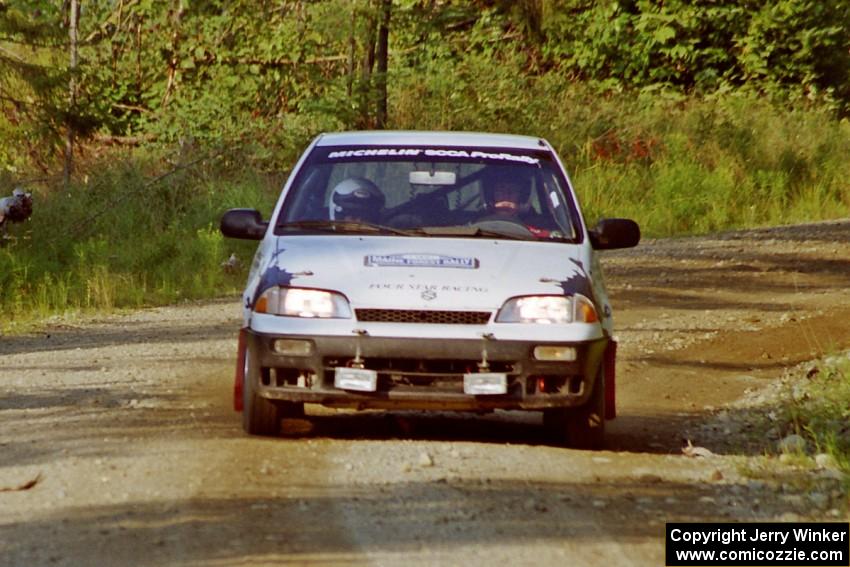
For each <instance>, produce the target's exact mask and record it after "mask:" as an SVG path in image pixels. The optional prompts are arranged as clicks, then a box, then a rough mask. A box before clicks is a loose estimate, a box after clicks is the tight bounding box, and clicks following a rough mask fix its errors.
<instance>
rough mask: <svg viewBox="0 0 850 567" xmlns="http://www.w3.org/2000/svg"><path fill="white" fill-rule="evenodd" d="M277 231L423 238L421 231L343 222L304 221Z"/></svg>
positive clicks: (286, 225) (279, 227)
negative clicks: (313, 231)
mask: <svg viewBox="0 0 850 567" xmlns="http://www.w3.org/2000/svg"><path fill="white" fill-rule="evenodd" d="M275 230H315V231H319V232H339V233H364V232H373V233H377V234H397V235H399V236H421V235H423V234H424V233H423V232H422V231H421V230H419V229H411V230H402V229H400V228H393V227H390V226H384V225H381V224H374V223H370V222H361V221H347V220H345V221H343V220H303V221H293V222H286V223H283V224H279V225H277V226H276V227H275Z"/></svg>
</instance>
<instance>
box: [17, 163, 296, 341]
mask: <svg viewBox="0 0 850 567" xmlns="http://www.w3.org/2000/svg"><path fill="white" fill-rule="evenodd" d="M155 165H156V164H155V163H153V162H152V161H146V160H142V159H139V160H137V161H125V162H118V163H117V164H115V165H113V166H112V167H108V168H105V169H102V170H97V169H96V168H92V170H91V172H90V173H89V176H88V183H81V184H79V185H74V186H72V187H71V189H70V190H69V191H68V192H61V191H55V192H52V193H45V194H42V195H38V199H37V206H36V207H35V210H34V213H33V216H32V219H31V220H30V222H28V223H26V225H22V226H19V227H15V228H14V231H15V232H16V233H20V234H19V237H18V238H17V239H15V240H13V241H11V243H9V244H7V245H6V246H4V247H3V248H0V309H2V311H3V313H4V315H5V317H4V319H3V321H2V322H0V328H6V329H8V328H11V327H13V326H15V325H17V324H20V323H25V322H26V321H28V320H32V319H34V318H42V317H45V316H48V315H50V314H54V313H62V312H66V311H77V310H87V309H97V310H103V309H106V310H108V309H114V308H124V307H140V306H143V305H150V304H161V303H171V302H174V301H179V300H182V299H195V298H208V297H214V296H220V295H223V294H227V293H234V292H236V291H237V290H238V289H239V288H240V287H241V285H242V284H243V283H244V275H245V274H244V272H237V273H230V272H225V270H224V269H223V268H222V262H223V261H224V260H226V259H227V258H228V257H229V256H230V255H231V254H233V253H235V254H236V255H237V257H238V258H239V259H240V260H241V264H242V265H243V266H245V265H248V264H250V259H251V256H252V254H253V250H254V247H255V246H256V243H254V242H242V241H233V240H224V239H223V238H222V237H221V235H220V234H219V232H218V219H219V218H220V216H221V214H222V213H223V212H224V211H225V210H227V209H229V208H233V207H237V206H247V207H256V208H258V209H260V210H261V211H263V212H264V214H265V215H266V216H268V215H269V214H270V212H271V208H272V205H273V203H274V199H275V198H276V196H277V193H278V189H279V188H278V186H277V183H276V182H277V179H275V180H274V181H270V180H268V179H265V178H262V177H259V176H256V175H255V176H251V175H250V174H246V173H241V174H239V175H235V174H233V172H227V171H218V170H215V169H208V170H206V171H205V170H203V168H190V169H186V170H185V171H182V172H179V173H176V174H175V175H172V176H170V177H169V179H168V181H167V182H166V181H165V180H160V181H155V179H156V178H155V177H151V176H150V174H149V172H150V171H151V170H152V169H153V167H155Z"/></svg>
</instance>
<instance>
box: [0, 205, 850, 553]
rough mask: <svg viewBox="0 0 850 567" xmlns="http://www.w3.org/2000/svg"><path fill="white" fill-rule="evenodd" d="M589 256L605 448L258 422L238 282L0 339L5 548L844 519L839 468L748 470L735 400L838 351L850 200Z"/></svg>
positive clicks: (588, 541) (598, 545)
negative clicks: (605, 322)
mask: <svg viewBox="0 0 850 567" xmlns="http://www.w3.org/2000/svg"><path fill="white" fill-rule="evenodd" d="M603 266H604V267H605V270H606V277H607V280H608V283H609V288H610V291H611V295H612V301H613V304H614V308H615V318H616V322H617V327H618V338H619V340H620V358H619V366H618V409H619V414H620V415H619V417H618V419H616V420H615V421H613V422H609V426H610V427H609V431H610V434H609V437H608V442H607V445H606V450H604V451H598V452H591V451H575V450H568V449H562V448H558V447H555V446H551V445H549V444H547V440H546V438H545V437H544V435H543V431H542V427H541V420H540V417H539V414H533V413H529V414H523V413H513V412H509V413H508V412H498V413H495V414H491V415H487V416H470V415H467V414H451V413H441V414H438V415H433V414H425V413H421V412H398V413H385V412H368V413H354V412H335V411H332V410H327V409H323V408H310V409H309V410H308V413H309V414H310V415H309V419H305V420H299V421H294V422H292V423H290V424H289V428H288V430H287V432H286V435H284V436H282V437H280V438H275V439H263V438H252V437H248V436H246V435H244V434H243V433H242V430H241V423H240V419H239V416H238V414H236V413H235V412H233V410H232V401H231V392H232V375H233V367H234V364H235V352H236V340H235V339H236V331H237V328H238V325H239V306H238V303H237V302H236V301H235V300H227V301H219V302H211V303H204V304H184V305H180V306H175V307H165V308H156V309H147V310H142V311H138V312H133V313H129V314H122V315H113V316H104V317H101V318H99V319H88V320H85V321H79V320H67V321H65V320H54V321H52V322H51V323H50V324H49V325H48V327H47V328H46V330H45V331H44V332H41V333H38V334H33V335H29V336H14V337H2V336H0V565H2V566H4V567H5V566H15V567H19V566H20V567H30V566H42V565H43V566H54V565H56V566H59V565H74V566H77V565H79V566H89V565H133V566H148V565H149V566H171V565H173V566H189V565H205V566H215V565H246V566H248V565H251V566H255V565H303V564H310V565H337V564H353V565H469V564H473V563H478V562H480V563H482V564H483V563H485V562H486V563H491V562H494V561H502V562H505V563H510V564H516V565H524V564H527V565H532V564H533V565H565V564H574V565H605V564H616V565H663V564H664V524H665V522H671V521H749V520H759V521H776V520H795V519H798V520H816V519H836V516H839V515H840V517H839V518H838V519H844V515H845V514H846V509H847V506H846V505H847V503H846V502H842V501H841V500H842V499H844V498H846V497H845V496H843V495H842V494H841V492H840V491H836V490H834V486H833V485H831V484H830V483H829V480H830V479H826V480H825V481H824V482H823V483H821V484H818V485H817V486H818V488H817V489H816V490H815V491H814V492H812V491H808V492H806V491H795V490H794V489H793V486H792V485H789V484H787V483H784V484H783V483H782V482H776V481H773V480H761V479H758V478H753V477H752V476H747V475H745V474H744V473H743V472H742V471H744V470H745V469H746V468H747V467H746V463H748V462H750V461H751V460H752V459H758V458H761V457H759V456H760V455H762V454H763V452H764V450H765V449H766V448H767V446H768V445H767V444H768V443H772V442H773V441H772V440H765V439H761V440H758V439H755V440H754V439H753V438H752V435H748V432H747V427H748V425H747V407H746V404H742V400H743V399H744V398H746V397H747V396H749V397H750V398H752V396H754V395H755V396H758V393H759V392H760V391H762V390H763V389H764V388H766V387H769V386H770V385H771V384H772V383H774V382H775V381H776V379H777V378H778V377H779V376H780V375H781V374H782V373H783V371H784V370H785V369H787V368H791V367H794V366H795V365H799V364H801V363H804V362H806V361H809V360H813V359H815V358H817V357H820V356H823V355H824V354H826V353H834V352H837V351H841V350H842V349H843V350H846V349H848V348H850V326H848V325H847V324H846V321H847V320H848V318H850V221H840V222H829V223H819V224H815V225H805V226H793V227H780V228H775V229H762V230H755V231H747V232H728V233H722V234H718V235H712V236H706V237H698V238H684V239H667V240H656V241H647V242H645V243H643V244H641V245H640V246H639V247H638V248H636V249H633V250H628V251H620V252H609V253H605V254H604V255H603ZM689 441H690V442H691V443H692V444H693V445H694V447H697V448H699V449H701V450H702V451H703V452H702V453H698V454H701V455H703V456H702V457H700V456H697V457H693V456H691V457H689V456H688V455H687V454H685V453H683V451H682V447H683V445H686V444H687V443H688V442H689ZM691 454H692V455H693V454H694V453H693V452H692V453H691ZM832 480H833V481H834V480H835V479H832ZM833 484H834V483H833ZM813 495H814V496H813ZM815 496H816V497H817V498H815ZM845 521H846V520H845Z"/></svg>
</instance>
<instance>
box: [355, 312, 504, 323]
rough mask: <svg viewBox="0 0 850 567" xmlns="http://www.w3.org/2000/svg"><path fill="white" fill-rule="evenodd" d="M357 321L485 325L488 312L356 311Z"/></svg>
mask: <svg viewBox="0 0 850 567" xmlns="http://www.w3.org/2000/svg"><path fill="white" fill-rule="evenodd" d="M355 315H356V316H357V320H358V321H364V322H374V323H428V324H434V325H486V324H487V322H488V321H489V320H490V312H489V311H428V310H418V309H356V310H355Z"/></svg>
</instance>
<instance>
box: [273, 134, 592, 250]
mask: <svg viewBox="0 0 850 567" xmlns="http://www.w3.org/2000/svg"><path fill="white" fill-rule="evenodd" d="M570 195H571V193H570V192H569V191H568V188H567V180H566V178H565V177H564V175H563V173H562V172H561V170H560V167H559V166H558V164H557V163H556V162H555V161H554V159H553V157H552V155H551V153H550V152H548V151H543V150H519V149H505V148H498V149H492V148H490V149H488V148H472V147H470V148H459V147H452V148H439V147H438V148H434V147H427V148H426V147H390V146H381V147H376V146H369V147H351V146H344V147H321V146H320V147H316V148H314V150H313V151H312V152H311V155H310V156H309V158H308V159H307V160H306V162H305V163H304V165H303V167H302V168H301V169H300V170H299V173H298V175H297V177H296V179H295V180H294V182H293V185H292V187H291V189H290V191H289V193H288V194H287V197H286V201H285V202H284V204H283V207H282V208H281V211H280V214H279V215H278V218H277V219H276V220H275V234H278V235H284V234H293V233H297V234H304V233H314V234H329V233H337V234H339V233H345V234H373V235H394V236H398V235H409V236H447V237H452V236H458V237H476V236H480V237H486V238H506V239H518V240H554V241H561V242H563V241H576V240H577V239H579V238H580V237H581V235H580V234H579V232H578V231H577V229H576V227H577V226H578V224H579V223H578V217H577V212H576V208H575V204H574V203H573V201H572V198H571V196H570Z"/></svg>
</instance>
